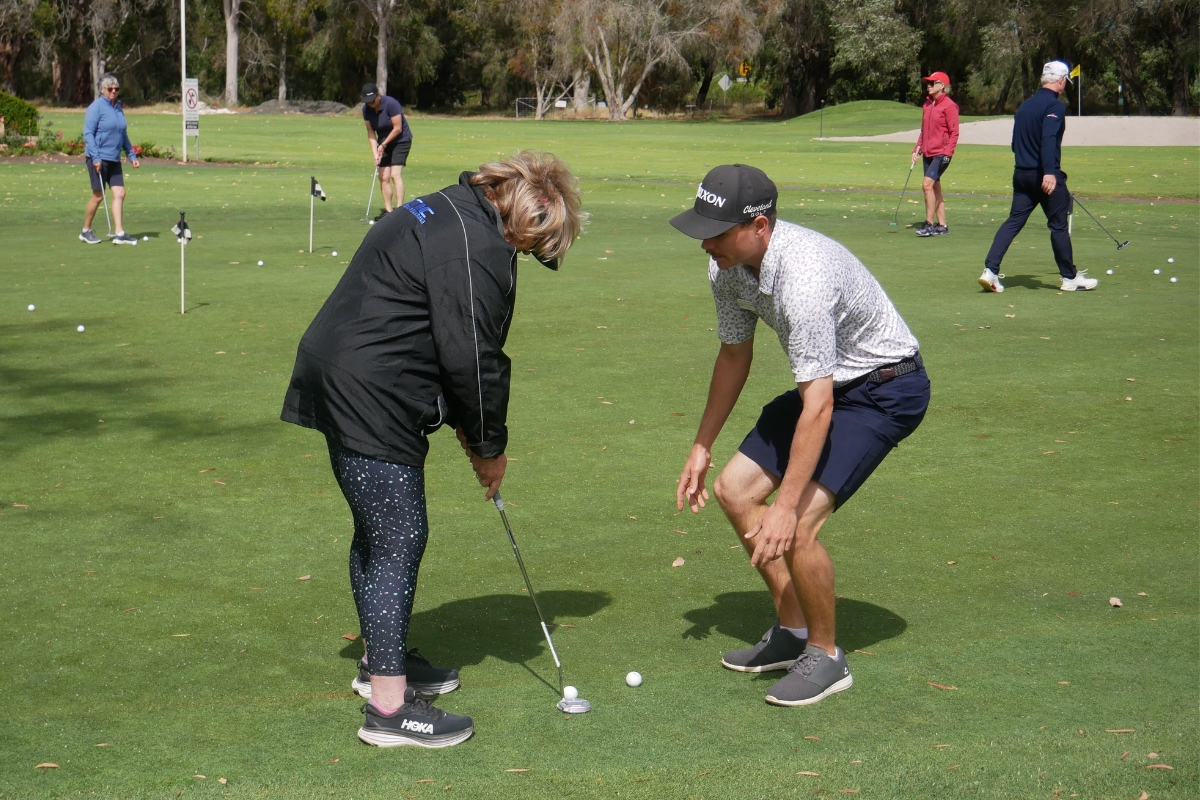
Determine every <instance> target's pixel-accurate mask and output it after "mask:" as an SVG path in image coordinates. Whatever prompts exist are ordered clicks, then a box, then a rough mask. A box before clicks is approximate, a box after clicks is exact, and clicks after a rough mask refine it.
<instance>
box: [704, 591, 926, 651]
mask: <svg viewBox="0 0 1200 800" xmlns="http://www.w3.org/2000/svg"><path fill="white" fill-rule="evenodd" d="M683 616H684V619H686V620H687V621H688V622H690V623H692V627H690V628H688V629H687V630H686V631H684V634H683V636H684V638H685V639H706V638H708V636H709V635H710V634H712V632H713V631H714V630H715V631H717V632H718V633H721V634H724V635H725V636H729V637H730V638H733V639H740V640H741V641H743V642H745V643H746V644H753V643H755V642H757V641H758V640H759V639H760V638H761V637H762V635H763V633H764V632H765V631H766V630H767V629H768V628H770V627H771V625H773V624H774V623H775V606H774V605H772V604H771V595H769V594H768V593H767V592H765V591H762V592H727V593H726V594H719V595H717V596H716V597H715V598H713V603H712V605H710V606H708V607H706V608H697V609H693V610H691V611H689V612H687V613H686V614H684V615H683ZM906 628H908V623H907V622H905V621H904V619H903V618H902V617H900V616H898V615H897V614H896V613H895V612H893V611H889V610H888V609H886V608H881V607H879V606H877V605H874V604H872V603H867V602H864V601H862V600H851V599H850V598H847V597H840V598H838V601H837V643H838V644H839V645H840V646H841V647H842V649H843V650H851V651H853V650H861V649H864V648H867V647H870V646H872V645H874V644H876V643H878V642H882V641H884V640H886V639H894V638H896V637H897V636H899V635H900V634H902V633H904V631H905V629H906Z"/></svg>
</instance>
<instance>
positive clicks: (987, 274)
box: [979, 267, 1004, 292]
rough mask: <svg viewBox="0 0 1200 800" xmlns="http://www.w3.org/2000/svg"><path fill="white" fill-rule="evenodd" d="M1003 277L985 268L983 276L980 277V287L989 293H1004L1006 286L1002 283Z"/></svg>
mask: <svg viewBox="0 0 1200 800" xmlns="http://www.w3.org/2000/svg"><path fill="white" fill-rule="evenodd" d="M1002 277H1004V276H1003V275H997V274H996V273H994V272H992V271H991V270H990V269H987V268H986V267H985V268H984V270H983V274H982V275H980V276H979V285H980V286H982V287H983V288H984V289H987V290H988V291H989V292H1003V291H1004V284H1002V283H1000V279H1001V278H1002Z"/></svg>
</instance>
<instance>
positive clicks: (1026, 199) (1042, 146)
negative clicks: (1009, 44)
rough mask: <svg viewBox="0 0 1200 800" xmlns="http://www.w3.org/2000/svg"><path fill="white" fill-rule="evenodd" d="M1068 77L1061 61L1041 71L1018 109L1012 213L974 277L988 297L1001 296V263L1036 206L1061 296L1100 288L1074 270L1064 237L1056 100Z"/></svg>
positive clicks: (1063, 112) (1060, 115) (1062, 124)
mask: <svg viewBox="0 0 1200 800" xmlns="http://www.w3.org/2000/svg"><path fill="white" fill-rule="evenodd" d="M1070 72H1071V68H1070V67H1069V66H1068V65H1067V64H1066V63H1064V62H1062V61H1051V62H1049V63H1048V64H1046V65H1045V66H1043V67H1042V88H1041V89H1040V90H1038V92H1037V93H1036V94H1034V95H1033V97H1030V98H1029V99H1028V100H1026V101H1025V102H1024V103H1022V104H1021V107H1020V108H1018V109H1017V116H1016V118H1015V119H1014V120H1013V138H1012V150H1013V155H1014V156H1015V157H1016V169H1015V170H1013V200H1012V210H1011V211H1010V212H1009V215H1008V219H1006V220H1005V221H1004V222H1003V224H1001V225H1000V230H998V231H996V238H995V239H994V240H993V241H992V249H991V250H989V251H988V254H987V258H986V259H985V260H984V264H985V267H984V270H983V274H982V275H980V276H979V284H980V285H981V286H983V288H984V289H986V290H987V291H989V292H1003V291H1004V286H1003V284H1001V283H1000V277H1001V275H1000V262H1001V261H1002V260H1003V259H1004V254H1005V253H1006V252H1008V246H1009V245H1010V244H1012V240H1013V239H1014V238H1016V236H1017V234H1018V233H1020V232H1021V229H1022V228H1024V227H1025V223H1026V221H1028V219H1029V215H1030V214H1032V213H1033V209H1034V207H1035V206H1038V205H1040V206H1041V207H1042V211H1043V212H1045V214H1046V226H1047V227H1048V228H1050V246H1051V248H1052V249H1053V250H1054V260H1055V261H1056V262H1057V263H1058V271H1059V273H1060V274H1061V275H1062V286H1061V287H1060V288H1061V289H1062V291H1064V292H1077V291H1086V290H1088V289H1095V288H1096V286H1097V285H1098V284H1099V283H1100V281H1098V280H1096V279H1095V278H1089V277H1088V276H1087V270H1086V269H1085V270H1077V269H1076V268H1075V262H1074V260H1073V257H1072V251H1071V236H1070V234H1069V233H1067V214H1068V212H1069V210H1070V206H1071V192H1070V191H1069V190H1068V189H1067V173H1065V172H1063V171H1062V167H1061V164H1060V158H1061V153H1062V140H1063V133H1064V132H1065V131H1066V119H1067V107H1066V105H1065V104H1064V103H1063V102H1062V100H1059V99H1058V96H1059V95H1060V94H1062V93H1063V90H1064V89H1066V87H1067V82H1068V81H1070V80H1071V79H1070V78H1069V77H1068V76H1069V74H1070Z"/></svg>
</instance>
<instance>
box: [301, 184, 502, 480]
mask: <svg viewBox="0 0 1200 800" xmlns="http://www.w3.org/2000/svg"><path fill="white" fill-rule="evenodd" d="M470 177H471V173H469V172H464V173H463V174H462V176H461V177H460V178H459V182H458V185H457V186H449V187H447V188H445V189H443V190H442V191H440V192H434V193H432V194H429V195H426V196H425V197H419V198H417V199H416V200H413V201H411V202H409V203H407V204H405V205H404V206H402V207H401V208H398V209H396V210H395V211H393V212H392V213H390V214H388V215H387V216H385V217H384V218H383V219H381V220H380V221H379V223H378V224H376V225H375V226H374V227H373V228H372V229H371V230H370V232H368V233H367V235H366V238H364V239H363V243H362V245H361V246H360V247H359V248H358V252H357V253H355V254H354V259H353V260H352V261H351V262H350V266H349V267H348V268H347V269H346V273H345V274H344V275H343V276H342V279H341V281H339V282H338V285H337V288H336V289H334V290H333V294H331V295H330V296H329V299H328V300H326V301H325V305H324V306H322V308H321V310H320V312H318V314H317V316H316V319H314V320H313V322H312V324H311V325H309V327H308V331H307V332H305V334H304V337H303V338H302V339H301V340H300V347H299V351H298V353H297V356H296V367H295V369H294V370H293V372H292V380H291V384H290V385H289V387H288V391H287V395H286V397H285V398H284V401H283V413H282V414H281V418H282V419H283V420H284V421H285V422H293V423H295V424H297V425H303V426H305V427H307V428H316V429H317V430H319V431H321V432H322V433H324V434H326V435H327V436H328V437H330V438H331V439H333V440H334V441H335V442H337V443H338V444H340V445H341V446H343V447H345V448H346V449H348V450H353V451H355V452H358V453H362V454H363V455H365V456H369V457H371V458H377V459H381V460H384V461H391V462H393V463H397V464H406V465H408V466H414V467H421V466H424V464H425V455H426V453H428V451H429V442H428V440H427V438H426V437H427V436H428V435H429V434H430V433H432V432H433V431H435V430H437V428H438V427H440V426H441V425H443V424H447V423H449V424H455V425H459V426H461V427H462V429H463V432H464V433H465V434H466V437H467V441H468V443H469V444H470V446H471V449H472V450H473V451H474V452H475V453H476V454H477V455H479V456H481V457H483V458H494V457H495V456H498V455H500V454H501V453H503V452H504V448H505V447H506V445H507V444H508V428H507V427H506V426H505V419H506V417H507V415H508V392H509V378H510V362H509V359H508V356H506V355H505V354H504V352H503V350H502V348H503V346H504V340H505V339H506V338H507V337H508V329H509V325H510V324H511V323H512V313H513V305H514V303H515V302H516V285H517V258H516V250H515V249H514V248H513V246H512V245H510V244H509V243H508V242H506V241H505V240H504V235H503V225H502V223H501V220H500V215H499V213H498V212H497V211H496V208H495V207H494V206H493V205H492V204H491V203H490V202H489V201H488V200H487V198H486V197H485V195H484V193H483V190H482V189H480V188H478V187H473V186H471V185H470V184H469V183H468V182H467V181H468V179H469V178H470Z"/></svg>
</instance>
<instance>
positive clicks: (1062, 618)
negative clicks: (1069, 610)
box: [1054, 614, 1067, 622]
mask: <svg viewBox="0 0 1200 800" xmlns="http://www.w3.org/2000/svg"><path fill="white" fill-rule="evenodd" d="M1054 616H1056V617H1058V618H1059V619H1061V620H1062V621H1063V622H1066V621H1067V618H1066V617H1059V616H1058V614H1055V615H1054Z"/></svg>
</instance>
